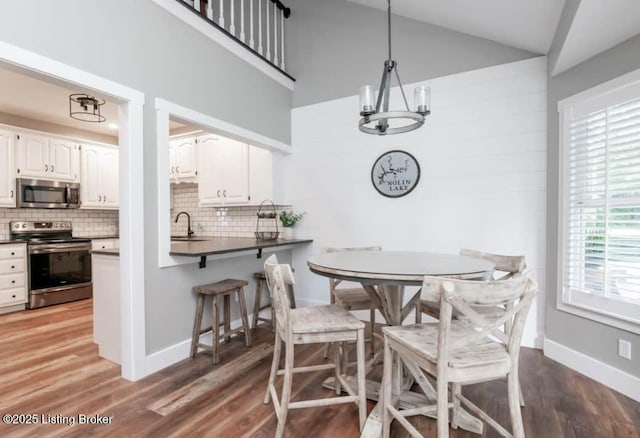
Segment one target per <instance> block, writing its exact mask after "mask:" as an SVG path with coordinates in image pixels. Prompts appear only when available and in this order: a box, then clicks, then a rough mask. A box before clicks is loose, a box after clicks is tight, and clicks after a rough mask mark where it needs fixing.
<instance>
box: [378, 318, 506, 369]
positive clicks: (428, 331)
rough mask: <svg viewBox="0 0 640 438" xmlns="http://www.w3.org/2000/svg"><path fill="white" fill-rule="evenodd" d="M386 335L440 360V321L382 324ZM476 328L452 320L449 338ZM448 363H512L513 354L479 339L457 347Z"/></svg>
mask: <svg viewBox="0 0 640 438" xmlns="http://www.w3.org/2000/svg"><path fill="white" fill-rule="evenodd" d="M382 331H383V332H384V334H385V335H386V336H388V337H389V338H391V339H393V340H395V341H396V342H398V343H400V344H403V345H405V346H406V347H407V348H410V349H412V350H414V351H415V352H417V353H418V354H420V355H422V356H424V357H425V358H427V360H429V361H430V362H433V363H436V362H437V360H438V323H430V324H417V325H405V326H394V327H383V329H382ZM474 333H475V332H474V331H473V330H471V329H469V328H468V326H467V325H466V324H464V323H463V322H461V321H455V320H454V321H452V322H451V333H450V340H451V342H455V341H456V340H458V339H461V338H466V337H468V336H471V335H473V334H474ZM449 354H450V356H451V357H450V358H449V367H451V368H468V367H478V366H486V365H497V364H503V365H506V366H509V365H510V361H511V359H510V357H509V354H508V353H507V349H506V347H505V346H504V345H502V344H500V343H498V342H494V341H491V340H489V339H486V340H484V341H483V340H478V341H476V342H474V343H473V344H472V345H468V344H467V345H465V346H464V347H461V348H454V349H453V350H452V351H451V352H450V353H449Z"/></svg>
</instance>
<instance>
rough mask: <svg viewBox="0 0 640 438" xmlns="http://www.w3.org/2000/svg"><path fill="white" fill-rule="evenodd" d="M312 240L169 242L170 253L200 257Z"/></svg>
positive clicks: (226, 239) (223, 239)
mask: <svg viewBox="0 0 640 438" xmlns="http://www.w3.org/2000/svg"><path fill="white" fill-rule="evenodd" d="M310 242H313V240H312V239H294V240H284V239H277V240H256V239H253V238H250V237H212V238H210V239H208V240H201V241H199V242H176V241H174V242H171V251H170V252H169V254H171V255H176V256H177V255H179V256H187V257H202V256H208V255H213V254H225V253H229V252H238V251H245V250H251V249H262V248H274V247H278V246H285V245H300V244H303V243H310Z"/></svg>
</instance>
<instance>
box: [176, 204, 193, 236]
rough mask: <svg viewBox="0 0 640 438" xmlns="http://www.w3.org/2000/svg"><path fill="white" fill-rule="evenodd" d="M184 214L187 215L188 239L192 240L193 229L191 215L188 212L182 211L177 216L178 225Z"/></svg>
mask: <svg viewBox="0 0 640 438" xmlns="http://www.w3.org/2000/svg"><path fill="white" fill-rule="evenodd" d="M183 214H186V215H187V239H190V238H191V236H193V230H192V229H191V215H190V214H189V213H187V212H186V211H181V212H180V213H178V214H177V215H176V223H177V222H178V219H179V218H180V216H181V215H183Z"/></svg>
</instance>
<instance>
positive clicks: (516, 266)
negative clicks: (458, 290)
mask: <svg viewBox="0 0 640 438" xmlns="http://www.w3.org/2000/svg"><path fill="white" fill-rule="evenodd" d="M460 255H463V256H467V257H473V258H476V259H483V260H487V261H490V262H491V263H493V264H494V265H495V269H494V271H493V273H491V276H489V277H478V278H474V279H473V280H490V279H493V280H495V281H502V280H508V279H510V278H513V277H514V276H518V275H522V273H523V272H524V271H525V269H526V266H527V265H526V263H525V259H524V256H520V255H519V256H510V255H500V254H491V253H488V252H480V251H475V250H472V249H464V248H463V249H461V250H460ZM467 279H469V278H467ZM476 311H477V312H480V313H482V314H484V315H487V316H492V315H493V316H494V317H499V316H500V315H501V314H503V313H504V312H505V308H504V307H502V306H495V307H491V306H482V307H479V308H478V309H476ZM423 313H425V314H427V315H429V316H431V317H432V318H436V319H438V315H439V313H440V302H439V301H429V300H425V299H421V300H420V301H419V302H418V305H417V306H416V323H417V324H420V323H421V322H422V314H423ZM453 317H454V318H459V317H463V316H462V315H461V314H459V313H458V312H457V311H455V310H454V313H453ZM510 329H511V327H510V322H509V321H508V320H507V321H506V322H505V325H504V331H505V333H508V332H509V330H510ZM519 397H520V406H522V407H524V405H525V402H524V394H523V393H522V390H520V392H519Z"/></svg>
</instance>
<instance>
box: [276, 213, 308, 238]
mask: <svg viewBox="0 0 640 438" xmlns="http://www.w3.org/2000/svg"><path fill="white" fill-rule="evenodd" d="M304 215H305V212H302V213H294V212H293V211H292V210H283V211H281V212H280V216H279V217H280V222H281V223H282V226H283V227H284V230H283V233H282V234H283V237H284V238H285V239H293V238H294V237H293V227H294V225H295V224H297V223H298V222H299V221H300V219H302V217H303V216H304Z"/></svg>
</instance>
